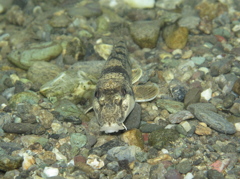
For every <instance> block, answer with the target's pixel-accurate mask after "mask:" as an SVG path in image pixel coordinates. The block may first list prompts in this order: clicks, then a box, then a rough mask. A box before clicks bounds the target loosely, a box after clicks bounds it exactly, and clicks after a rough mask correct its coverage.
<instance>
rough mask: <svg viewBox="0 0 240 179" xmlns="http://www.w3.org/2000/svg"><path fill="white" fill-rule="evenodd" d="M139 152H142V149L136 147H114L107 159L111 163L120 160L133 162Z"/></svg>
mask: <svg viewBox="0 0 240 179" xmlns="http://www.w3.org/2000/svg"><path fill="white" fill-rule="evenodd" d="M138 152H141V148H139V147H137V146H134V145H132V146H121V147H113V148H112V149H110V150H108V151H107V159H109V160H111V161H114V160H116V159H118V160H127V161H128V162H132V161H134V160H135V155H136V153H138Z"/></svg>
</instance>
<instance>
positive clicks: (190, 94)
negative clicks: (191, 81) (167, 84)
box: [184, 88, 202, 107]
mask: <svg viewBox="0 0 240 179" xmlns="http://www.w3.org/2000/svg"><path fill="white" fill-rule="evenodd" d="M201 92H202V89H200V88H191V89H190V90H188V91H187V93H186V95H185V98H184V106H185V107H187V106H189V105H190V104H194V103H198V102H199V101H200V98H201Z"/></svg>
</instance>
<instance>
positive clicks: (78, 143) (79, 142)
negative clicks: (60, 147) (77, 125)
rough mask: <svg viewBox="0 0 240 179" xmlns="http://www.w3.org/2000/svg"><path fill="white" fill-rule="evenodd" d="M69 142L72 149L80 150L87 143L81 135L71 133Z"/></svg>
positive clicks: (85, 138)
mask: <svg viewBox="0 0 240 179" xmlns="http://www.w3.org/2000/svg"><path fill="white" fill-rule="evenodd" d="M70 142H71V146H72V147H78V148H82V147H83V146H84V145H86V143H87V137H86V136H85V135H83V134H81V133H72V134H71V136H70Z"/></svg>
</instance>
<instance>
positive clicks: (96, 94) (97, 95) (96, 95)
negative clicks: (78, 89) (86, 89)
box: [94, 90, 100, 98]
mask: <svg viewBox="0 0 240 179" xmlns="http://www.w3.org/2000/svg"><path fill="white" fill-rule="evenodd" d="M94 96H95V97H96V98H99V97H100V93H99V90H96V91H95V94H94Z"/></svg>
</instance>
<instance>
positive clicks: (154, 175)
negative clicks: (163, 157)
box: [150, 163, 167, 179]
mask: <svg viewBox="0 0 240 179" xmlns="http://www.w3.org/2000/svg"><path fill="white" fill-rule="evenodd" d="M166 173H167V170H166V169H165V168H164V165H163V164H162V163H159V164H158V165H154V166H152V167H151V169H150V178H151V179H158V178H165V177H164V175H165V174H166Z"/></svg>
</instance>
